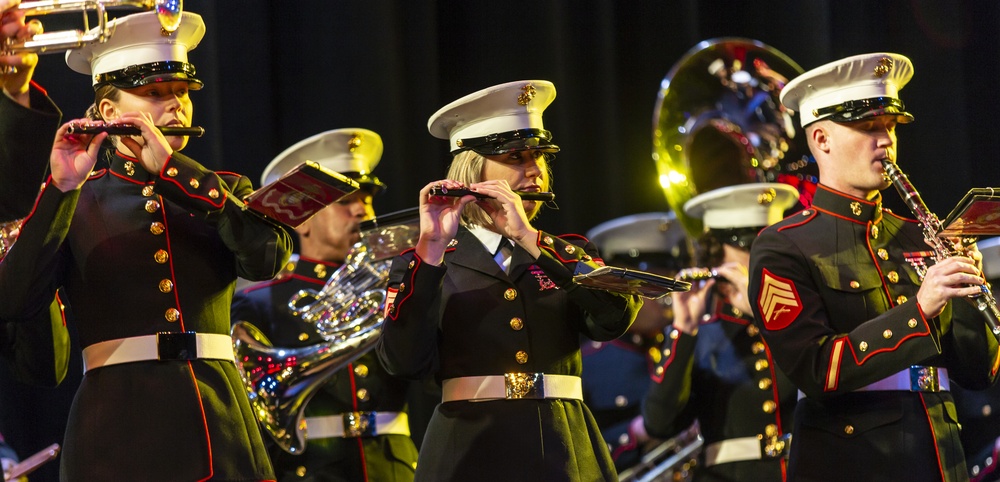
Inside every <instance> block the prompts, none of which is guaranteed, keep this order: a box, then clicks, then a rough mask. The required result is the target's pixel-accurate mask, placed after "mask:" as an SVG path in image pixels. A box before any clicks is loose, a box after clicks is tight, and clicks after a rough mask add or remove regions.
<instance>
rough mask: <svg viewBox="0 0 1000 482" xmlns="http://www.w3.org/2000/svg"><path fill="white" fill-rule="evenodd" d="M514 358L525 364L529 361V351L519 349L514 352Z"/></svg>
mask: <svg viewBox="0 0 1000 482" xmlns="http://www.w3.org/2000/svg"><path fill="white" fill-rule="evenodd" d="M514 359H515V360H517V363H519V364H521V365H524V364H525V363H528V352H526V351H524V350H519V351H518V352H517V353H515V354H514Z"/></svg>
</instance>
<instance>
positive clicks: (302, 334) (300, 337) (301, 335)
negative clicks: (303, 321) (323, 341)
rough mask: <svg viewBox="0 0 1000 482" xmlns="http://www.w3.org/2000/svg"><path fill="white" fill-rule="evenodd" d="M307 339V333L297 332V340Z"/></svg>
mask: <svg viewBox="0 0 1000 482" xmlns="http://www.w3.org/2000/svg"><path fill="white" fill-rule="evenodd" d="M308 339H309V333H305V332H303V333H299V341H306V340H308Z"/></svg>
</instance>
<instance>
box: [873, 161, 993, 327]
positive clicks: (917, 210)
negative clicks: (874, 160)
mask: <svg viewBox="0 0 1000 482" xmlns="http://www.w3.org/2000/svg"><path fill="white" fill-rule="evenodd" d="M882 168H883V169H885V176H886V178H887V179H888V180H889V181H891V182H892V185H893V186H894V187H895V188H896V191H898V192H899V195H900V197H902V198H903V201H904V202H905V203H906V206H907V207H908V208H910V212H912V213H913V217H915V218H916V219H917V221H919V222H920V225H921V226H922V227H923V232H924V241H926V242H927V244H929V245H930V246H931V247H932V248H933V249H934V257H935V258H936V259H938V260H942V259H945V258H948V257H951V256H956V255H959V254H961V253H962V249H961V248H960V247H959V246H956V245H955V244H954V243H953V242H952V241H951V240H950V239H948V238H943V237H941V236H939V235H938V234H939V233H940V232H941V230H942V228H941V221H940V220H939V219H938V217H937V216H936V215H935V214H934V213H933V212H931V210H930V209H928V208H927V205H926V204H924V200H923V199H921V197H920V193H918V192H917V189H916V188H914V187H913V184H910V179H909V178H908V177H906V174H903V171H901V170H900V169H899V166H897V165H896V164H895V163H894V162H892V161H890V160H889V159H882ZM914 268H915V269H916V270H917V274H918V275H919V276H920V279H923V277H924V274H925V273H926V272H927V268H926V266H914ZM966 300H967V301H968V302H969V303H972V306H975V307H976V309H977V310H979V311H980V312H982V313H983V316H984V317H985V319H986V325H987V326H989V328H990V331H992V332H993V334H994V335H995V336H998V337H1000V309H998V308H997V300H996V298H994V297H993V292H992V291H990V288H989V286H988V285H986V284H983V285H980V293H979V294H977V295H975V296H972V297H967V298H966Z"/></svg>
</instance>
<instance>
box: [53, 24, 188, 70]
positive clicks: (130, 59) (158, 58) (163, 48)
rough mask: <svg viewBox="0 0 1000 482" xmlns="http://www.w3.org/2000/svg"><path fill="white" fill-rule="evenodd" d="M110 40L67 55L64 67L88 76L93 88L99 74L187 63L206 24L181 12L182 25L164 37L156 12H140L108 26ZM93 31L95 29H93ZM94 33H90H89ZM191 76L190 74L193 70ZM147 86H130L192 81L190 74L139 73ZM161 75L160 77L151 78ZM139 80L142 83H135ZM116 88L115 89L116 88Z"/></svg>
mask: <svg viewBox="0 0 1000 482" xmlns="http://www.w3.org/2000/svg"><path fill="white" fill-rule="evenodd" d="M108 26H109V28H110V29H111V31H112V34H111V37H110V38H108V40H107V41H106V42H104V43H95V44H90V45H86V46H84V47H81V48H78V49H74V50H69V51H67V52H66V65H68V66H69V67H70V68H71V69H73V70H75V71H77V72H80V73H81V74H87V75H90V76H91V78H92V79H93V83H94V85H97V84H98V79H99V76H100V75H101V74H107V73H109V72H116V71H119V70H122V69H125V68H126V67H131V66H141V65H144V64H152V63H154V62H182V63H185V64H186V63H187V62H188V51H190V50H194V48H195V47H197V46H198V42H200V41H201V39H202V37H204V36H205V22H204V21H203V20H202V19H201V16H200V15H198V14H196V13H191V12H183V13H182V14H181V23H180V26H178V27H177V30H175V31H174V32H173V33H170V34H166V35H165V34H164V32H163V31H162V30H163V29H162V27H161V25H160V21H159V19H158V18H157V16H156V12H154V11H149V12H142V13H134V14H131V15H126V16H124V17H118V18H115V19H112V20H110V21H109V22H108ZM95 30H96V29H95ZM92 32H93V30H92ZM192 72H193V70H192ZM142 73H143V74H146V77H145V79H146V80H147V82H141V81H140V82H133V84H134V85H131V86H132V87H138V86H140V85H144V84H145V83H148V82H149V81H152V80H154V79H159V80H162V79H163V78H170V79H177V80H194V81H195V82H198V83H199V84H200V82H199V81H197V79H193V77H192V78H190V79H188V78H187V77H188V76H190V75H193V74H190V75H188V74H184V73H180V74H181V75H177V74H178V72H176V71H165V70H156V69H154V70H153V71H152V72H150V71H145V72H142ZM157 73H161V74H163V75H153V76H152V77H149V75H150V74H157ZM137 80H141V79H137ZM116 86H117V85H116Z"/></svg>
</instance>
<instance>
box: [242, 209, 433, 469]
mask: <svg viewBox="0 0 1000 482" xmlns="http://www.w3.org/2000/svg"><path fill="white" fill-rule="evenodd" d="M415 216H416V210H415V209H411V210H407V211H403V212H400V213H393V214H389V215H386V216H382V217H380V218H376V219H375V220H372V221H366V222H365V223H363V224H362V236H361V241H360V242H358V243H357V244H355V245H354V247H353V248H352V249H351V252H350V253H349V254H348V255H347V260H346V262H345V263H344V264H343V265H342V266H341V267H340V268H338V269H337V271H335V272H334V273H333V275H332V276H330V279H329V280H328V281H327V282H326V284H325V285H324V286H323V289H321V290H319V291H313V290H302V291H299V292H298V293H296V294H295V295H294V296H293V297H292V298H291V299H290V300H289V302H288V305H289V308H290V309H291V310H292V311H293V312H294V313H295V314H296V315H297V316H299V317H301V318H302V321H304V322H307V323H310V324H312V325H314V326H315V327H316V330H317V331H318V332H319V334H320V335H321V336H322V337H323V339H324V341H322V342H320V343H317V344H315V345H310V346H306V347H301V348H281V347H274V346H272V344H271V342H270V341H269V340H268V339H267V338H266V337H265V336H264V335H263V334H262V333H261V332H260V330H258V329H257V328H256V327H254V326H253V325H251V324H249V323H246V322H242V321H241V322H238V323H236V324H234V325H233V329H232V336H233V348H234V350H235V352H236V364H237V366H238V367H239V368H240V374H241V376H242V377H243V384H244V386H245V388H246V389H247V392H248V395H249V398H250V404H251V406H252V407H253V409H254V414H255V415H256V417H257V420H258V421H260V423H261V426H262V427H263V429H264V431H265V432H267V433H268V435H270V436H271V438H273V439H274V441H275V442H276V443H277V445H278V446H279V447H281V448H282V449H283V450H285V451H286V452H288V453H292V454H298V453H301V452H303V451H304V450H305V448H306V439H307V438H308V433H307V432H306V426H305V421H304V410H305V407H306V405H307V404H308V403H309V400H310V399H312V397H313V395H315V394H316V392H317V391H318V390H319V388H320V387H321V386H322V385H323V383H325V382H326V381H327V380H328V379H329V378H330V377H331V376H333V374H334V373H336V372H337V371H339V370H340V369H342V368H344V367H345V366H347V364H348V363H351V362H352V361H354V360H356V359H357V358H358V357H360V356H361V355H364V354H365V353H367V352H368V351H369V350H371V349H372V348H374V347H375V342H376V341H378V337H379V334H381V332H382V322H383V321H385V314H384V309H385V298H386V287H387V286H388V282H389V267H390V265H391V264H392V258H393V257H394V256H395V255H396V254H399V253H400V252H402V251H403V250H405V249H408V248H410V247H412V246H413V245H414V244H416V239H417V236H418V235H419V232H420V229H419V227H418V226H417V225H416V219H415ZM391 223H396V224H391ZM380 224H381V225H383V226H385V227H379V225H380Z"/></svg>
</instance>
